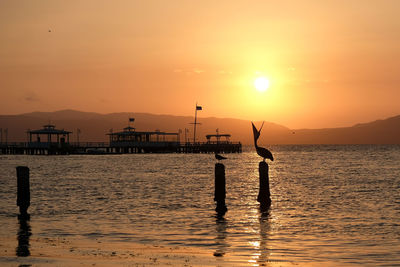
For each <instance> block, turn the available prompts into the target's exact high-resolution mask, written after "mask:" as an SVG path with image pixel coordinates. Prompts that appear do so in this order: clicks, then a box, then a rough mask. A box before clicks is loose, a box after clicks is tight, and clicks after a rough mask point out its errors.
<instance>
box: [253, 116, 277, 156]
mask: <svg viewBox="0 0 400 267" xmlns="http://www.w3.org/2000/svg"><path fill="white" fill-rule="evenodd" d="M251 125H252V126H253V135H254V146H255V147H256V151H257V154H258V155H259V156H260V157H262V158H263V159H264V161H265V159H270V160H271V161H274V157H273V156H272V153H271V151H269V150H268V149H266V148H264V147H259V146H258V145H257V140H258V138H260V133H261V129H262V127H263V126H264V122H263V124H262V125H261V128H260V130H257V128H256V126H254V123H251Z"/></svg>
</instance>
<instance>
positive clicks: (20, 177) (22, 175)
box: [17, 166, 31, 216]
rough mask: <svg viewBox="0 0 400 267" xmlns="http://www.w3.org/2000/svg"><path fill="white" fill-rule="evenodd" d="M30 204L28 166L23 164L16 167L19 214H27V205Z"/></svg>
mask: <svg viewBox="0 0 400 267" xmlns="http://www.w3.org/2000/svg"><path fill="white" fill-rule="evenodd" d="M30 204H31V195H30V188H29V168H28V167H25V166H18V167H17V206H19V211H20V213H21V216H27V215H28V207H29V205H30Z"/></svg>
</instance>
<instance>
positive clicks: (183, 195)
mask: <svg viewBox="0 0 400 267" xmlns="http://www.w3.org/2000/svg"><path fill="white" fill-rule="evenodd" d="M271 150H272V151H273V153H274V156H275V158H276V161H274V162H272V163H271V164H270V186H271V194H272V196H271V198H272V206H271V209H270V210H269V212H265V213H261V212H260V211H259V205H258V203H257V202H256V199H257V194H258V162H259V161H260V158H259V157H258V156H257V155H256V154H255V152H254V151H251V150H249V151H247V152H244V153H242V154H229V155H227V156H228V157H229V159H228V160H226V161H225V162H224V164H225V166H226V179H227V200H226V203H227V206H228V212H227V213H226V215H225V217H224V218H222V219H221V218H219V219H218V218H216V216H215V215H216V214H215V211H214V208H215V204H214V201H213V197H214V195H213V193H214V191H213V190H214V164H215V159H214V156H213V155H207V154H186V155H185V154H142V155H98V156H96V155H93V156H92V155H87V156H82V155H70V156H18V155H17V156H5V155H0V170H1V172H0V204H1V205H0V206H1V208H0V224H1V227H2V230H1V232H0V242H3V241H1V240H6V238H7V237H8V236H9V235H10V233H11V235H15V234H16V233H17V232H18V227H19V225H18V223H17V220H16V216H17V212H18V210H17V207H16V178H15V177H16V174H15V167H16V166H18V165H26V166H29V167H30V169H31V207H30V208H29V213H30V214H31V216H32V217H31V221H30V226H31V229H32V234H33V235H37V236H42V237H50V238H54V237H78V238H82V239H88V240H95V239H101V240H103V241H104V242H114V241H118V242H138V243H144V244H159V245H165V246H185V247H189V246H190V247H194V248H196V247H197V248H201V249H205V250H209V252H210V254H211V255H212V254H213V253H216V254H218V255H230V256H232V257H238V259H239V258H240V259H245V261H246V262H247V263H249V264H254V265H255V266H258V265H263V264H265V263H268V262H274V261H290V262H296V263H299V264H301V263H305V264H306V263H309V262H313V263H318V262H330V263H333V264H337V265H338V266H340V265H352V264H354V265H363V266H366V265H370V266H385V265H386V266H393V265H400V146H275V147H272V149H271Z"/></svg>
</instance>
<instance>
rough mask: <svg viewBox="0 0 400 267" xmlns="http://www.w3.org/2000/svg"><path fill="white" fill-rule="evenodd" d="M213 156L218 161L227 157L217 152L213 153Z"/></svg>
mask: <svg viewBox="0 0 400 267" xmlns="http://www.w3.org/2000/svg"><path fill="white" fill-rule="evenodd" d="M215 158H216V159H217V160H218V161H220V160H224V159H227V158H226V157H224V156H221V155H219V154H217V153H215Z"/></svg>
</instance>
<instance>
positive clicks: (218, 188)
mask: <svg viewBox="0 0 400 267" xmlns="http://www.w3.org/2000/svg"><path fill="white" fill-rule="evenodd" d="M225 197H226V189H225V166H224V164H222V163H216V164H215V193H214V201H216V202H217V207H216V208H215V210H216V211H217V212H218V213H225V212H226V211H227V210H228V209H227V208H226V205H225Z"/></svg>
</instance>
